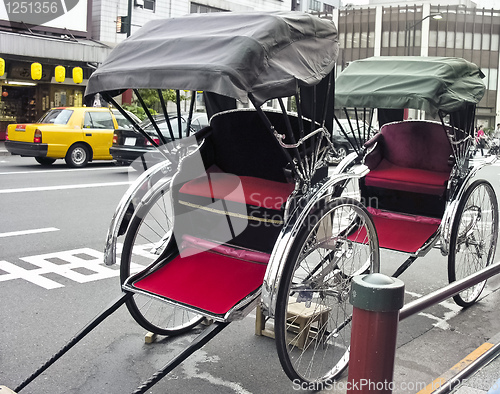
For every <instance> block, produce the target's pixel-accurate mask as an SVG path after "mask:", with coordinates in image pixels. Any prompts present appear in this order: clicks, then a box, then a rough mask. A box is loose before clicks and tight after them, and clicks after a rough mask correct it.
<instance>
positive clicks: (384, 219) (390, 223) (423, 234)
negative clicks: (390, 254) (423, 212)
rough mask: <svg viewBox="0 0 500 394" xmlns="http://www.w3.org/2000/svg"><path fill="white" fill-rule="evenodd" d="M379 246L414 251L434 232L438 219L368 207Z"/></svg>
mask: <svg viewBox="0 0 500 394" xmlns="http://www.w3.org/2000/svg"><path fill="white" fill-rule="evenodd" d="M368 211H369V212H370V213H371V214H372V218H373V221H374V223H375V227H376V229H377V234H378V241H379V245H380V247H381V248H386V249H392V250H397V251H400V252H406V253H415V252H416V251H417V250H418V249H420V248H421V247H422V246H423V245H424V244H425V243H426V242H427V241H428V240H429V239H430V238H431V236H432V235H433V234H434V233H435V232H436V230H437V229H438V227H439V224H440V223H441V220H440V219H436V218H430V217H425V216H414V215H405V214H399V213H395V212H387V211H382V210H379V209H374V208H370V207H369V208H368Z"/></svg>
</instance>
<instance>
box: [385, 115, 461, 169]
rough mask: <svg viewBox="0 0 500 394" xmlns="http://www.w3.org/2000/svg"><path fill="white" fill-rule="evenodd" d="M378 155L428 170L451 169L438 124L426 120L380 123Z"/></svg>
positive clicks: (449, 150)
mask: <svg viewBox="0 0 500 394" xmlns="http://www.w3.org/2000/svg"><path fill="white" fill-rule="evenodd" d="M380 133H381V134H382V135H383V137H384V138H383V143H382V145H383V147H382V157H383V158H385V159H386V160H388V161H390V162H391V163H393V164H395V165H398V166H401V167H406V168H419V169H423V170H428V171H439V172H446V171H448V172H449V171H450V170H451V165H450V160H449V158H450V155H451V154H452V153H453V152H452V148H451V143H450V141H449V139H448V135H447V133H446V131H445V129H444V128H443V126H442V124H440V123H437V122H428V121H403V122H394V123H388V124H385V125H384V126H382V128H381V129H380Z"/></svg>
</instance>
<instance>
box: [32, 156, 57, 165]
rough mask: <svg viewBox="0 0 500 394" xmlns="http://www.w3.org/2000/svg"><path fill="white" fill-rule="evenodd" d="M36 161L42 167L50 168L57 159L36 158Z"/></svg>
mask: <svg viewBox="0 0 500 394" xmlns="http://www.w3.org/2000/svg"><path fill="white" fill-rule="evenodd" d="M35 160H36V161H37V162H38V163H39V164H41V165H42V166H50V165H51V164H54V162H55V161H56V159H51V158H49V157H35Z"/></svg>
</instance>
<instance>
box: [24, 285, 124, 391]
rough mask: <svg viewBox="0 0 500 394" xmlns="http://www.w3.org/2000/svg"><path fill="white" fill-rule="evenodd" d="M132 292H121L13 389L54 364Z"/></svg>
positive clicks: (29, 381)
mask: <svg viewBox="0 0 500 394" xmlns="http://www.w3.org/2000/svg"><path fill="white" fill-rule="evenodd" d="M132 295H133V293H129V292H127V293H122V294H121V295H120V296H119V297H118V298H116V299H115V300H114V301H113V302H112V303H111V304H110V305H108V306H107V307H106V309H104V310H103V311H102V312H101V313H100V314H98V315H97V316H96V317H95V318H94V319H93V320H92V321H90V322H89V323H88V324H87V325H86V326H85V327H84V328H83V329H82V330H81V331H80V332H79V333H78V334H76V335H75V336H74V337H73V338H72V339H71V340H70V341H69V342H68V343H67V344H66V345H64V346H63V347H62V348H61V350H59V351H58V352H57V353H56V354H54V355H53V356H52V357H51V358H50V359H49V360H47V361H46V362H45V363H44V364H43V365H42V366H41V367H40V368H38V369H37V370H36V371H35V372H34V373H33V374H31V376H29V377H28V378H27V379H26V380H25V381H24V382H22V383H21V384H20V385H19V386H17V387H16V388H15V389H14V391H15V392H16V393H18V392H19V391H21V390H22V389H23V388H25V387H26V386H27V385H28V384H29V383H31V382H32V381H33V380H34V379H35V378H36V377H37V376H39V375H40V374H42V373H43V372H44V371H45V370H46V369H47V368H49V367H50V366H51V365H52V364H54V363H55V362H56V361H57V360H58V359H60V358H61V357H62V356H63V355H64V354H65V353H66V352H67V351H68V350H69V349H71V348H72V347H73V346H75V345H76V344H77V343H78V342H80V340H82V339H83V338H84V337H85V336H86V335H87V334H88V333H90V332H91V331H92V330H93V329H94V328H96V327H97V326H98V325H99V324H100V323H102V322H103V321H104V319H106V318H107V317H108V316H110V315H111V314H112V313H113V312H115V311H116V310H117V309H118V308H119V307H120V306H122V305H123V304H124V303H125V302H126V301H127V300H128V299H129V298H130V297H132Z"/></svg>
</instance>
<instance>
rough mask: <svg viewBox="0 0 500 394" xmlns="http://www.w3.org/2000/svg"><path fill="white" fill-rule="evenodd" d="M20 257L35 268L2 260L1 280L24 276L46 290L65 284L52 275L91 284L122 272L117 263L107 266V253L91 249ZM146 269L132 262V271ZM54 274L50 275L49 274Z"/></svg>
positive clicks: (0, 263)
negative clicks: (105, 260) (27, 267)
mask: <svg viewBox="0 0 500 394" xmlns="http://www.w3.org/2000/svg"><path fill="white" fill-rule="evenodd" d="M20 260H22V261H24V262H26V263H29V264H31V265H32V266H33V267H34V268H31V269H26V268H23V267H20V266H19V265H15V264H12V263H10V262H8V261H5V260H2V261H0V282H5V281H9V280H15V279H21V280H25V281H27V282H30V283H32V284H35V285H37V286H40V287H43V288H44V289H47V290H53V289H57V288H61V287H64V284H62V283H59V282H58V281H57V280H56V279H55V278H57V276H54V275H53V274H56V275H59V276H61V277H64V278H66V279H69V280H72V281H74V282H76V283H88V282H94V281H97V280H102V279H108V278H112V277H116V276H119V275H120V270H119V269H118V266H111V267H109V266H106V265H105V264H104V253H103V252H99V251H97V250H95V249H91V248H80V249H74V250H67V251H62V252H54V253H46V254H42V255H38V256H28V257H22V258H20ZM141 268H143V267H142V266H140V265H136V264H133V265H132V266H131V271H132V272H137V271H138V270H139V269H141ZM48 274H52V275H51V277H50V278H48V277H46V275H48Z"/></svg>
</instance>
